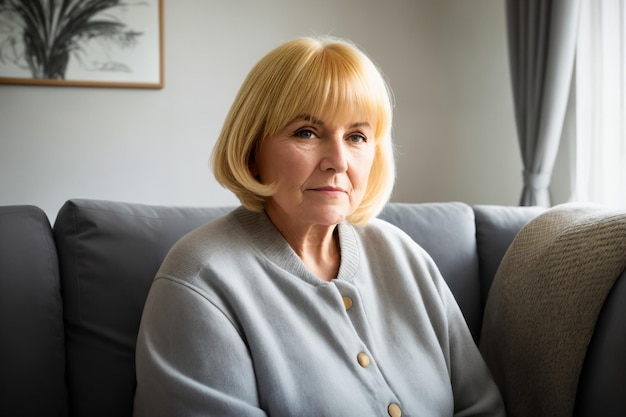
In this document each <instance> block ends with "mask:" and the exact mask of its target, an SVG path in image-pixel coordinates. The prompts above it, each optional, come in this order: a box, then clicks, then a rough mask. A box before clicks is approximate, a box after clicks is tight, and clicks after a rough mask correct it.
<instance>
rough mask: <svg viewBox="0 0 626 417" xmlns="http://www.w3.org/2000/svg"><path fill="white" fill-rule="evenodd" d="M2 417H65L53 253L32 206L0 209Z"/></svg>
mask: <svg viewBox="0 0 626 417" xmlns="http://www.w3.org/2000/svg"><path fill="white" fill-rule="evenodd" d="M0 271H2V273H1V274H0V337H1V340H2V341H1V343H0V415H2V416H44V415H45V416H64V415H66V402H65V383H64V368H65V353H64V346H63V308H62V304H61V290H60V284H59V270H58V261H57V252H56V249H55V247H54V242H53V238H52V230H51V229H50V223H49V222H48V218H47V217H46V215H45V214H44V212H43V211H42V210H41V209H39V208H37V207H33V206H5V207H0Z"/></svg>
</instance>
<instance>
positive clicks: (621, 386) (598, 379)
mask: <svg viewBox="0 0 626 417" xmlns="http://www.w3.org/2000/svg"><path fill="white" fill-rule="evenodd" d="M625 317H626V271H625V272H622V274H621V276H620V277H619V278H618V279H617V281H616V282H615V284H614V285H613V288H612V290H611V292H610V293H609V295H608V297H607V298H606V300H605V303H604V306H603V307H602V311H601V312H600V315H599V316H598V320H597V322H596V327H595V330H594V333H593V337H592V338H591V343H590V344H589V347H588V349H587V354H586V357H585V363H584V364H583V368H582V372H581V375H580V380H579V382H578V391H577V393H576V406H575V414H574V415H576V416H577V417H597V416H603V417H623V416H626V401H625V399H626V355H625V354H624V352H626V331H624V318H625Z"/></svg>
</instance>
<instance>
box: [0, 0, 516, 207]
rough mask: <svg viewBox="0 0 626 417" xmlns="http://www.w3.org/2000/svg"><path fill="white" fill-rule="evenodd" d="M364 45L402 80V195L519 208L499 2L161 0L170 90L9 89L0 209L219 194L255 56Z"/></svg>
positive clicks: (398, 119) (0, 91)
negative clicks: (228, 136)
mask: <svg viewBox="0 0 626 417" xmlns="http://www.w3.org/2000/svg"><path fill="white" fill-rule="evenodd" d="M328 33H330V34H333V35H336V36H340V37H348V38H350V39H352V40H353V41H355V42H356V43H358V44H360V45H361V46H362V47H363V48H364V49H365V50H366V51H367V52H368V53H369V54H370V56H372V57H373V59H374V60H375V61H376V62H377V63H378V64H379V65H380V66H381V67H382V68H383V70H384V71H385V73H386V75H387V77H388V78H389V80H390V83H391V86H392V88H393V90H394V92H395V98H396V104H397V106H396V113H395V139H396V143H397V148H398V173H399V178H398V183H397V189H396V192H395V194H394V197H393V199H394V200H395V201H406V202H425V201H450V200H457V201H459V200H460V201H465V202H468V203H472V204H473V203H489V204H511V205H514V204H517V201H518V199H519V195H520V193H521V170H522V167H521V159H520V157H519V151H518V145H517V141H516V136H515V125H514V119H513V110H512V103H511V92H510V84H509V73H508V60H507V52H506V48H507V46H506V33H505V23H504V1H503V0H472V1H467V0H387V1H380V0H318V1H316V2H315V3H314V4H312V3H311V2H309V1H305V0H290V1H286V0H282V1H281V0H265V1H257V0H234V1H228V2H226V1H224V2H223V1H206V0H165V88H164V89H163V90H136V89H110V88H104V89H103V88H81V87H75V88H69V87H38V86H13V85H0V205H7V204H35V205H38V206H40V207H42V208H43V209H44V210H46V212H47V213H48V215H49V216H50V218H51V219H54V217H55V215H56V212H57V210H58V208H59V207H60V206H61V205H62V203H63V202H64V201H65V200H67V199H69V198H75V197H80V198H98V199H111V200H122V201H132V202H142V203H148V204H178V205H223V204H235V203H236V200H235V199H234V198H233V197H232V196H231V195H230V194H229V193H228V192H227V191H225V190H223V189H221V187H220V186H219V185H217V183H216V182H215V181H214V180H213V178H212V175H211V173H210V171H209V169H208V162H207V160H208V156H209V154H210V150H211V148H212V146H213V144H214V141H215V138H216V136H217V134H218V132H219V129H220V125H221V123H222V121H223V118H224V116H225V114H226V112H227V110H228V107H229V106H230V103H231V101H232V99H233V97H234V95H235V93H236V91H237V89H238V87H239V85H240V83H241V81H242V80H243V78H244V76H245V75H246V73H247V71H248V70H249V69H250V67H251V66H252V65H253V64H254V63H255V62H256V61H257V60H258V59H259V58H260V57H261V56H262V55H264V54H265V53H266V52H267V51H269V50H270V49H271V48H273V47H275V46H276V45H278V44H279V43H281V42H283V41H286V40H288V39H291V38H293V37H296V36H300V35H311V34H328Z"/></svg>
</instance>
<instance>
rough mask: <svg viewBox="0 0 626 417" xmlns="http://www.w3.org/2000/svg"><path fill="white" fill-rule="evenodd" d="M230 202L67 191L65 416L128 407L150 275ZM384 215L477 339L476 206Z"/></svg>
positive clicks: (59, 238)
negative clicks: (129, 198)
mask: <svg viewBox="0 0 626 417" xmlns="http://www.w3.org/2000/svg"><path fill="white" fill-rule="evenodd" d="M230 209H232V207H231V208H226V207H222V208H182V207H161V206H149V205H142V204H130V203H118V202H111V201H97V200H71V201H68V202H67V203H66V204H65V205H64V206H63V207H62V208H61V210H60V211H59V214H58V216H57V219H56V222H55V225H54V237H55V240H56V245H57V250H58V253H59V261H60V271H61V285H62V294H63V302H64V316H65V326H66V328H65V332H66V352H67V359H66V363H67V371H66V379H67V387H68V398H69V408H70V415H71V416H76V417H82V416H90V417H97V416H119V417H122V416H130V415H131V412H132V403H133V396H134V392H135V366H134V364H135V362H134V360H135V358H134V352H135V341H136V335H137V331H138V328H139V322H140V318H141V313H142V309H143V305H144V300H145V298H146V296H147V293H148V290H149V288H150V285H151V283H152V280H153V277H154V275H155V273H156V271H157V269H158V267H159V266H160V264H161V261H162V259H163V258H164V256H165V254H166V253H167V251H168V250H169V248H170V247H171V246H172V245H173V244H174V242H175V241H176V240H178V239H179V238H180V237H182V236H183V235H184V234H185V233H187V232H189V231H191V230H192V229H194V228H196V227H199V226H200V225H202V224H204V223H206V222H208V221H210V220H212V219H214V218H216V217H219V216H221V215H223V214H225V213H226V212H228V211H229V210H230ZM512 209H513V211H515V209H517V208H512ZM486 210H487V211H488V209H486ZM487 211H486V212H485V213H484V215H485V217H486V216H487V215H488V213H487ZM519 216H521V218H523V219H525V220H526V221H527V220H529V219H530V218H531V214H530V213H525V212H524V213H523V214H520V215H519ZM380 217H382V218H383V219H385V220H387V221H389V222H390V223H393V224H395V225H397V226H398V227H400V228H401V229H403V230H404V231H405V232H407V233H408V234H409V235H410V236H411V237H412V238H413V239H414V240H415V241H416V242H418V243H419V244H420V245H421V246H422V247H423V248H424V249H425V250H426V251H427V252H428V253H429V254H430V255H431V256H432V257H433V259H434V261H435V262H436V263H437V265H438V267H439V269H440V270H441V272H442V275H443V277H444V278H445V279H446V282H447V283H448V285H449V286H450V288H451V290H452V292H453V293H454V294H455V296H456V298H457V301H458V302H459V305H460V307H461V309H462V311H463V313H464V315H465V317H466V320H467V322H468V325H469V327H470V330H471V331H472V334H473V335H474V337H475V338H476V339H477V337H478V335H479V334H480V326H481V320H482V308H483V299H482V297H481V294H482V293H484V292H485V289H484V288H482V287H481V285H482V282H483V281H485V280H484V279H481V264H480V261H479V247H478V246H477V243H476V234H477V231H476V223H475V217H474V212H473V209H472V207H470V206H468V205H467V204H464V203H422V204H399V203H392V204H389V205H388V206H387V207H386V208H385V210H383V212H382V213H381V216H380ZM485 221H486V220H485ZM496 223H497V222H496ZM520 223H521V224H520V225H519V227H521V226H523V223H522V222H520ZM507 227H508V226H507V225H501V227H500V228H504V229H507ZM516 227H518V226H517V225H515V226H513V228H516ZM519 227H518V229H519ZM511 230H512V229H511ZM498 233H499V227H493V228H492V229H491V230H490V231H489V233H487V234H486V235H485V236H483V237H484V239H489V235H491V234H498ZM513 236H514V235H512V236H511V237H510V239H511V240H512V239H513ZM505 241H506V239H505ZM504 250H505V249H503V250H502V254H503V252H504ZM502 254H500V257H501V255H502ZM497 262H499V260H498V261H497ZM493 272H494V273H495V271H493ZM486 281H488V282H490V281H489V279H487V280H486Z"/></svg>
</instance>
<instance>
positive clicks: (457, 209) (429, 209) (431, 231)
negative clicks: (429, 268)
mask: <svg viewBox="0 0 626 417" xmlns="http://www.w3.org/2000/svg"><path fill="white" fill-rule="evenodd" d="M379 217H381V218H382V219H384V220H386V221H388V222H390V223H392V224H394V225H396V226H398V227H400V228H401V229H402V230H404V231H405V232H406V233H407V234H408V235H409V236H411V238H412V239H413V240H414V241H416V242H417V243H418V244H419V245H420V246H421V247H422V248H424V249H425V250H426V252H428V253H429V254H430V256H431V257H432V258H433V260H434V261H435V263H436V264H437V266H438V267H439V270H440V271H441V275H442V276H443V278H444V279H445V280H446V282H447V284H448V286H449V287H450V289H451V290H452V293H453V294H454V296H455V297H456V300H457V302H458V303H459V306H460V307H461V310H462V311H463V315H464V316H465V320H466V321H467V324H468V327H469V329H470V331H471V332H472V335H473V336H474V340H478V336H479V335H480V326H481V321H482V307H481V304H480V280H479V276H478V257H477V250H476V237H475V236H476V230H475V223H474V213H473V212H472V208H471V207H470V206H468V205H467V204H464V203H455V202H451V203H422V204H408V203H406V204H404V203H391V204H388V205H387V207H385V209H384V210H383V212H382V213H381V214H380V216H379Z"/></svg>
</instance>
